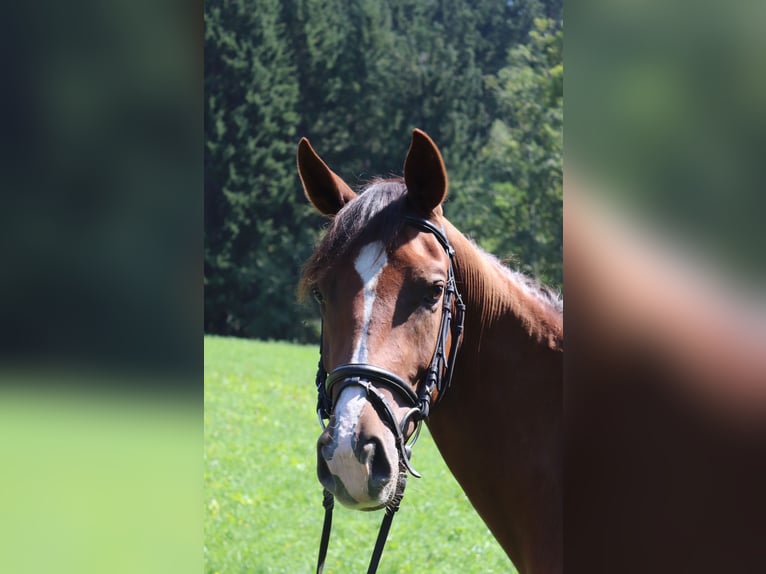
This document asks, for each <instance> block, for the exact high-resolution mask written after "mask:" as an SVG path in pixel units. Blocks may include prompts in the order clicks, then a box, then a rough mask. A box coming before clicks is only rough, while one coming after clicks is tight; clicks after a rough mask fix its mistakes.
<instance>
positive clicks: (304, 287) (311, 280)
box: [299, 178, 407, 297]
mask: <svg viewBox="0 0 766 574" xmlns="http://www.w3.org/2000/svg"><path fill="white" fill-rule="evenodd" d="M406 193H407V187H406V186H405V184H404V180H403V179H401V178H396V179H377V180H373V181H372V182H371V183H369V184H368V185H367V186H366V187H365V188H364V189H363V190H362V191H361V192H360V193H359V195H358V196H357V197H356V199H354V200H353V201H350V202H349V203H348V204H346V205H345V206H344V207H343V209H341V210H340V211H339V212H338V214H337V215H336V216H335V217H334V218H333V219H332V221H331V222H330V224H329V226H328V227H327V229H326V231H325V233H324V235H323V236H322V238H321V239H320V240H319V242H318V244H317V247H316V249H315V250H314V253H313V254H312V255H311V257H310V258H309V259H308V261H307V262H306V264H305V266H304V268H303V274H302V277H301V281H300V286H299V294H300V296H301V297H305V295H306V294H307V293H308V291H309V290H310V289H311V287H312V286H313V285H315V284H316V283H317V282H318V281H319V280H321V278H322V277H323V276H324V274H325V273H326V272H327V270H328V269H329V268H330V267H331V266H332V264H333V263H334V262H336V261H338V260H340V259H342V258H343V257H347V256H348V255H349V252H350V251H351V250H352V249H353V248H354V247H356V246H359V245H360V244H362V243H364V242H365V240H366V239H372V238H374V239H376V240H378V241H382V242H383V244H384V245H386V246H387V247H388V246H390V245H391V244H392V243H393V241H394V240H395V239H396V236H397V234H398V232H399V230H400V229H401V228H402V222H403V216H404V210H405V208H406V206H405V195H406Z"/></svg>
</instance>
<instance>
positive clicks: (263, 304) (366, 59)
mask: <svg viewBox="0 0 766 574" xmlns="http://www.w3.org/2000/svg"><path fill="white" fill-rule="evenodd" d="M560 6H561V5H560V2H559V3H556V2H540V1H539V0H524V1H519V2H514V3H513V4H510V3H507V2H504V1H497V0H481V1H474V2H468V1H464V0H442V1H436V0H426V1H419V0H390V1H387V2H380V1H379V0H287V1H284V2H277V1H271V0H233V1H226V0H211V1H209V2H207V3H206V4H205V16H206V30H205V78H206V79H205V105H206V109H205V112H206V117H205V208H206V222H205V223H206V240H205V287H206V302H205V329H206V331H207V332H210V333H219V334H233V335H239V336H248V337H259V338H277V339H292V340H303V341H307V340H313V339H314V338H315V337H316V335H317V332H316V327H317V320H316V314H315V312H314V310H313V309H311V308H310V307H306V306H301V305H299V304H298V303H296V300H295V287H296V284H297V281H298V277H299V274H300V268H301V264H302V262H303V261H304V260H305V259H306V258H307V257H308V255H309V253H310V251H311V249H312V246H313V242H314V240H315V238H316V236H317V233H318V232H319V230H320V229H321V227H322V220H321V218H319V217H318V216H317V215H315V214H313V213H312V211H311V209H310V208H309V207H308V205H307V202H306V200H305V199H304V197H303V195H302V192H301V187H300V182H299V180H298V178H297V174H296V170H295V149H296V145H297V141H298V139H299V138H300V136H304V135H305V136H307V137H309V138H310V139H311V141H312V143H313V144H314V145H315V147H316V148H317V150H318V151H319V153H320V154H321V155H322V157H323V158H324V159H325V160H326V161H327V162H328V164H329V165H330V166H331V167H332V168H333V169H335V170H336V171H337V172H338V173H339V175H341V176H342V177H344V179H346V181H348V182H349V184H351V185H352V186H353V185H357V186H359V185H361V184H363V183H364V182H365V181H366V180H369V179H371V178H373V177H375V176H387V175H391V174H399V173H401V166H402V162H403V160H404V155H405V152H406V149H407V146H408V144H409V138H410V133H411V130H412V129H413V128H415V127H419V128H421V129H423V130H425V131H426V132H428V133H429V134H430V135H431V136H432V137H433V138H434V140H435V141H436V142H437V144H438V145H439V147H440V148H441V150H442V153H443V154H444V157H445V161H446V164H447V169H448V171H449V174H450V200H449V203H448V206H447V213H448V215H449V216H450V217H451V218H452V219H453V220H454V221H455V222H456V224H458V225H459V226H465V229H466V230H467V231H469V232H471V235H473V237H474V238H476V239H477V240H479V241H480V242H481V243H482V244H483V245H485V247H487V248H489V249H491V250H493V251H495V252H496V253H498V254H499V255H501V256H507V255H513V256H514V257H516V258H517V259H518V266H521V267H522V268H523V269H525V270H527V271H529V272H531V273H541V274H542V276H543V277H544V278H545V279H547V280H549V281H553V282H554V283H555V284H559V283H560V281H561V262H560V258H561V205H560V203H561V202H560V197H561V145H560V144H561V122H560V118H561V85H560V78H561V73H560V72H561V40H560V39H561V33H560V30H559V31H558V32H554V30H557V29H558V28H557V26H558V27H559V28H560V26H559V24H560V14H561V8H560ZM545 15H553V16H554V18H555V19H556V20H557V21H559V24H556V23H555V22H551V21H548V20H535V18H540V17H543V16H545ZM557 42H558V43H557ZM556 46H558V48H556ZM524 50H526V52H525V51H524ZM556 50H558V51H556ZM557 58H558V60H557ZM557 66H558V68H557ZM554 69H555V70H554ZM551 70H554V71H553V72H551ZM551 75H553V76H556V77H557V78H558V80H556V81H558V82H559V84H558V85H557V87H556V86H554V85H552V84H551V81H550V78H549V76H551ZM519 78H520V79H522V80H523V81H522V82H521V83H520V84H518V83H517V79H519ZM546 90H547V92H546V95H545V97H542V96H541V91H542V92H545V91H546ZM519 146H521V150H519V149H518V147H519Z"/></svg>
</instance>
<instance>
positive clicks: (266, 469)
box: [204, 337, 515, 574]
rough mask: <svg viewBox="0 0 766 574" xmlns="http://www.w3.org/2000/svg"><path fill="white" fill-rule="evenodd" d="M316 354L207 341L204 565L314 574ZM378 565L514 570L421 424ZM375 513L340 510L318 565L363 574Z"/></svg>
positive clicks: (458, 571) (223, 570)
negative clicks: (412, 471)
mask: <svg viewBox="0 0 766 574" xmlns="http://www.w3.org/2000/svg"><path fill="white" fill-rule="evenodd" d="M316 361H317V349H316V347H306V346H299V345H290V344H285V343H263V342H255V341H246V340H238V339H227V338H220V337H206V338H205V547H204V551H205V572H207V573H208V574H213V573H216V572H217V573H220V574H229V573H240V572H248V573H260V572H279V573H289V574H293V573H303V572H305V573H310V572H313V571H314V568H315V567H316V554H317V550H318V545H319V536H320V533H321V529H322V519H323V512H324V511H323V508H322V503H321V502H322V488H321V486H320V485H319V482H318V481H317V479H316V473H315V456H316V455H315V449H314V444H315V441H316V439H317V437H318V436H319V432H320V427H319V424H318V422H317V420H316V415H315V414H314V408H315V404H316V395H315V392H314V384H313V381H314V375H315V370H316ZM413 464H414V465H415V468H417V469H418V470H419V471H420V472H421V473H422V474H423V478H421V479H419V480H418V479H415V478H410V480H409V482H408V485H407V492H406V493H405V496H404V501H403V502H402V507H401V509H400V510H399V513H398V514H397V517H396V519H395V520H394V523H393V527H392V529H391V533H390V535H389V538H388V543H387V544H386V549H385V551H384V553H383V558H382V561H381V564H380V568H379V572H381V573H394V572H399V573H402V572H427V573H439V574H442V573H454V574H466V573H477V574H478V573H481V574H489V573H497V572H515V570H514V569H513V567H512V565H511V563H510V561H509V560H508V559H507V557H506V556H505V554H504V553H503V551H502V550H501V549H500V547H499V546H498V544H497V543H496V542H495V540H494V538H492V535H491V534H490V533H489V530H488V529H487V527H486V526H485V525H484V523H483V522H482V520H481V519H480V518H479V516H478V515H477V514H476V512H475V511H474V510H473V508H472V507H471V505H470V504H469V503H468V501H467V500H466V498H465V496H464V495H463V493H462V491H461V490H460V487H459V486H458V485H457V483H456V482H455V480H454V478H453V477H452V475H451V474H450V472H449V470H448V469H447V467H446V465H445V464H444V462H443V461H442V460H441V457H440V455H439V453H438V451H437V449H436V447H435V445H434V444H433V440H432V439H431V437H430V435H429V434H428V432H427V431H426V430H425V429H424V432H423V435H422V436H421V438H420V441H419V442H418V444H417V445H416V446H415V448H414V453H413ZM381 519H382V513H381V512H374V513H363V512H355V511H352V510H348V509H346V508H344V507H342V506H340V505H336V510H335V514H334V516H333V533H332V539H331V541H330V549H329V553H328V557H327V563H326V567H325V572H326V573H328V574H331V573H344V574H348V573H354V572H365V571H366V569H367V563H368V560H369V557H370V554H371V553H372V548H373V546H374V543H375V537H376V535H377V529H378V526H379V524H380V520H381Z"/></svg>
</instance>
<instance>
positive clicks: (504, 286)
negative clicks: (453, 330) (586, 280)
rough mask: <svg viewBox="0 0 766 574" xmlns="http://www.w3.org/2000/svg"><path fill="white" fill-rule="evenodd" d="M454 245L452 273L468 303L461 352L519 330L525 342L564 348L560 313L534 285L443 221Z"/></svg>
mask: <svg viewBox="0 0 766 574" xmlns="http://www.w3.org/2000/svg"><path fill="white" fill-rule="evenodd" d="M446 225H447V235H448V237H449V240H450V242H451V243H452V245H453V247H454V249H455V274H456V279H457V283H458V288H459V289H460V291H461V294H462V297H463V300H464V303H465V304H466V320H467V321H470V323H471V325H472V327H473V329H472V333H471V334H470V335H469V334H467V335H466V340H467V342H464V344H463V347H465V349H461V355H463V354H464V353H465V354H470V353H479V352H481V343H482V340H483V339H485V338H486V337H487V336H492V335H493V334H497V333H502V334H503V335H504V338H506V339H507V338H508V335H509V333H517V334H519V338H520V340H521V341H523V343H524V344H525V345H529V346H532V347H538V348H539V349H540V350H541V351H542V350H543V349H546V348H547V349H548V350H552V351H554V352H559V351H561V349H562V346H563V320H562V314H561V312H560V311H559V310H557V309H556V307H555V305H554V304H553V303H552V302H551V301H549V300H547V297H546V296H545V295H542V294H539V293H536V292H535V291H536V289H537V287H535V286H531V285H529V284H528V281H525V280H524V278H523V276H521V275H520V274H518V273H514V272H512V271H510V270H508V269H506V268H505V267H503V266H502V265H501V264H500V263H499V262H498V261H496V260H494V259H493V258H492V257H491V256H490V255H487V254H486V253H484V252H483V251H481V250H480V249H479V248H478V247H476V245H475V244H474V243H472V242H471V241H469V240H468V239H467V238H466V237H465V236H464V235H463V234H462V233H460V232H459V231H458V230H457V229H456V228H455V227H454V226H452V225H450V224H449V223H448V222H447V224H446Z"/></svg>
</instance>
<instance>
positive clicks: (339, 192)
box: [298, 138, 356, 216]
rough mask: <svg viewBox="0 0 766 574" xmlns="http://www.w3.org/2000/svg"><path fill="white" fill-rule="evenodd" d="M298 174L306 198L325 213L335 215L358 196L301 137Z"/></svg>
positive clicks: (307, 141)
mask: <svg viewBox="0 0 766 574" xmlns="http://www.w3.org/2000/svg"><path fill="white" fill-rule="evenodd" d="M298 175H300V178H301V183H303V192H304V193H305V194H306V198H307V199H308V200H309V201H310V202H311V204H312V205H313V206H314V207H316V208H317V210H318V211H319V212H320V213H321V214H323V215H329V216H333V215H335V214H336V213H338V211H340V208H341V207H343V206H344V205H346V204H347V203H348V202H349V201H351V200H352V199H354V198H355V197H356V194H355V193H354V192H353V191H352V190H351V188H350V187H349V186H348V185H347V184H346V182H345V181H343V180H342V179H341V178H340V177H338V176H337V175H336V174H335V173H333V171H332V170H331V169H330V168H329V167H327V164H326V163H325V162H323V161H322V158H320V157H319V156H318V155H317V153H316V152H315V151H314V148H312V147H311V144H310V143H309V140H307V139H306V138H301V141H300V143H299V144H298Z"/></svg>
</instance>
